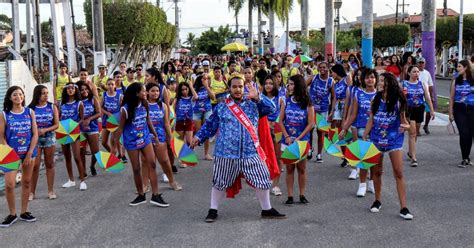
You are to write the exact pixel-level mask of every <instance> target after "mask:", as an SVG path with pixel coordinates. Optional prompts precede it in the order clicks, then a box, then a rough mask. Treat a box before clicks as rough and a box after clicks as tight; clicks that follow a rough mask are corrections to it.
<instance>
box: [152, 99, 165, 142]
mask: <svg viewBox="0 0 474 248" xmlns="http://www.w3.org/2000/svg"><path fill="white" fill-rule="evenodd" d="M148 107H149V109H148V114H150V120H151V122H152V123H153V127H154V128H155V131H156V134H158V140H159V141H160V143H164V142H165V141H166V133H165V120H164V118H165V113H164V111H163V103H161V104H160V106H159V105H158V103H156V102H155V103H150V102H149V103H148ZM151 137H153V134H151V133H150V138H151Z"/></svg>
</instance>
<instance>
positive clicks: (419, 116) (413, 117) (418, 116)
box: [407, 105, 425, 123]
mask: <svg viewBox="0 0 474 248" xmlns="http://www.w3.org/2000/svg"><path fill="white" fill-rule="evenodd" d="M424 116H425V105H421V106H416V107H408V110H407V118H408V119H409V120H410V121H415V122H416V123H422V122H423V118H424Z"/></svg>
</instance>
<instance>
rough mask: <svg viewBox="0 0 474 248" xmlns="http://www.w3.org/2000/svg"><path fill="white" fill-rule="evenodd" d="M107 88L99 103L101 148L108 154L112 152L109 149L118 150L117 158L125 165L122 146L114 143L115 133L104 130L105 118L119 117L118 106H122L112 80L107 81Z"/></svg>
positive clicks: (125, 160) (120, 96)
mask: <svg viewBox="0 0 474 248" xmlns="http://www.w3.org/2000/svg"><path fill="white" fill-rule="evenodd" d="M105 87H106V88H107V91H106V92H104V95H103V97H102V103H101V110H102V113H103V115H102V127H103V128H102V133H101V138H102V141H101V143H102V146H103V147H104V148H105V149H106V150H107V151H108V152H110V151H111V150H112V148H111V147H115V150H118V153H119V156H118V158H120V159H121V160H122V162H124V163H126V162H127V158H126V157H125V150H124V149H123V146H122V145H121V144H120V143H118V144H116V143H115V138H114V137H115V135H116V134H117V132H113V133H110V131H109V130H107V128H105V126H106V123H107V118H109V117H110V116H112V115H114V116H116V117H120V105H121V104H122V98H123V94H121V93H119V92H118V91H116V90H115V82H114V80H113V79H109V80H107V85H106V86H105ZM110 135H112V138H111V139H109V136H110Z"/></svg>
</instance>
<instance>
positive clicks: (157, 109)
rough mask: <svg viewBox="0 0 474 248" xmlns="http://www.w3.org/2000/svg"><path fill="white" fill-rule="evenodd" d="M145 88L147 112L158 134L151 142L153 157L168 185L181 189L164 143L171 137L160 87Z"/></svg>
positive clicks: (150, 86) (150, 84) (151, 84)
mask: <svg viewBox="0 0 474 248" xmlns="http://www.w3.org/2000/svg"><path fill="white" fill-rule="evenodd" d="M146 90H147V92H148V114H149V116H150V119H151V122H152V124H153V127H154V128H155V131H156V133H157V134H158V137H157V138H158V142H152V143H153V150H154V152H155V157H156V159H157V160H158V162H159V163H160V165H161V169H162V170H163V172H164V173H165V175H166V177H167V178H168V181H169V184H170V186H171V187H172V188H173V189H174V190H177V191H179V190H182V187H181V185H179V184H178V182H176V181H175V180H174V177H173V171H172V169H171V163H170V160H169V158H168V147H167V145H166V140H167V139H170V137H172V134H171V127H170V121H169V111H168V107H167V106H166V104H164V103H163V102H161V101H160V100H159V98H160V87H159V86H158V85H157V84H154V83H149V84H147V85H146ZM150 135H152V134H150ZM150 137H151V136H150ZM151 138H152V140H155V139H154V138H155V137H151Z"/></svg>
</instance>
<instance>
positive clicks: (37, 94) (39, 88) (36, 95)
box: [28, 84, 48, 109]
mask: <svg viewBox="0 0 474 248" xmlns="http://www.w3.org/2000/svg"><path fill="white" fill-rule="evenodd" d="M43 89H48V87H46V86H44V85H42V84H38V85H36V86H35V88H34V89H33V99H31V102H30V104H29V105H28V108H31V109H34V108H35V107H36V105H38V104H39V102H40V99H41V95H43Z"/></svg>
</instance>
